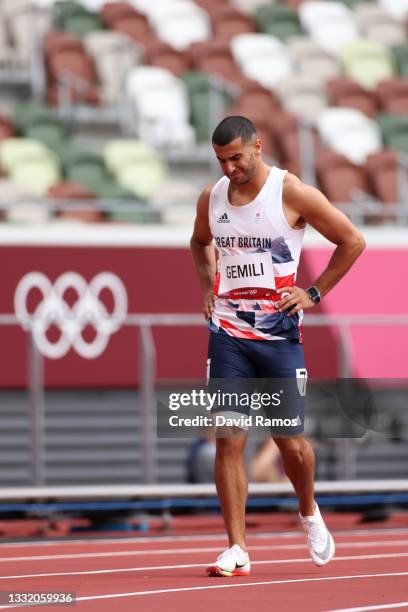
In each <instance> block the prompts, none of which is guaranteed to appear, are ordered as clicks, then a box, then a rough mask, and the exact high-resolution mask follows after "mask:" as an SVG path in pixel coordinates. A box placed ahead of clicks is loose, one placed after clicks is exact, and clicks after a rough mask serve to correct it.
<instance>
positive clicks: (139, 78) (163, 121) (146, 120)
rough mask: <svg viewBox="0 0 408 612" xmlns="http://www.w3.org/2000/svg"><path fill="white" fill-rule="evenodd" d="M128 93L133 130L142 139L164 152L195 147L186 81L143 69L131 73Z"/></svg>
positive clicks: (145, 67) (168, 73) (138, 68)
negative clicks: (162, 148)
mask: <svg viewBox="0 0 408 612" xmlns="http://www.w3.org/2000/svg"><path fill="white" fill-rule="evenodd" d="M126 89H127V95H128V98H129V106H130V114H131V117H130V120H131V122H132V127H133V128H134V130H136V131H137V132H138V134H139V135H140V137H141V138H143V139H145V140H146V141H147V142H149V143H150V144H152V145H153V146H157V147H164V148H165V147H171V148H176V147H177V148H180V147H183V148H185V147H189V146H192V145H193V144H194V130H193V128H192V126H191V125H190V124H189V122H188V121H189V115H190V109H189V102H188V94H187V90H186V87H185V85H184V83H183V81H181V80H180V79H178V78H177V77H175V76H174V75H173V74H172V73H171V72H170V71H168V70H166V69H165V68H159V67H155V66H140V67H137V68H134V69H133V70H131V72H130V73H129V75H128V77H127V83H126Z"/></svg>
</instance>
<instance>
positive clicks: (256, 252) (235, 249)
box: [209, 167, 304, 342]
mask: <svg viewBox="0 0 408 612" xmlns="http://www.w3.org/2000/svg"><path fill="white" fill-rule="evenodd" d="M285 174H286V170H280V169H279V168H275V167H273V168H271V171H270V173H269V175H268V178H267V180H266V182H265V184H264V186H263V187H262V189H261V190H260V191H259V193H258V195H257V196H256V198H255V199H254V200H252V202H249V204H245V205H243V206H233V205H231V204H230V203H229V201H228V187H229V179H228V178H227V177H225V176H224V177H222V178H221V179H220V180H219V181H218V182H217V183H216V184H215V186H214V187H213V189H212V191H211V194H210V206H209V223H210V229H211V233H212V235H213V236H214V240H215V247H216V250H217V254H218V258H217V274H216V279H215V285H214V293H215V296H216V299H215V308H214V313H213V316H212V321H211V322H210V329H212V330H213V331H220V330H223V331H224V332H226V333H227V334H229V335H230V336H235V337H237V338H247V339H252V340H281V339H284V338H293V339H296V340H298V341H299V342H302V327H301V323H302V319H303V312H300V313H299V314H298V315H293V316H291V317H288V316H287V313H285V312H283V313H280V312H278V311H277V310H276V308H275V305H274V302H276V301H278V300H279V299H281V295H280V294H278V293H276V289H279V288H282V287H285V286H293V285H295V281H296V274H297V268H298V263H299V257H300V252H301V248H302V240H303V235H304V229H293V228H291V227H290V225H289V224H288V222H287V220H286V218H285V215H284V212H283V206H282V190H283V180H284V177H285Z"/></svg>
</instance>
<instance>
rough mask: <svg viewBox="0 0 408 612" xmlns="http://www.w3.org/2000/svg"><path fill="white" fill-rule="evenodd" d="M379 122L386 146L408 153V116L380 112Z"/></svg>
mask: <svg viewBox="0 0 408 612" xmlns="http://www.w3.org/2000/svg"><path fill="white" fill-rule="evenodd" d="M377 122H378V124H379V126H380V128H381V132H382V136H383V140H384V144H385V146H386V147H389V148H391V149H395V150H396V151H398V152H400V153H403V154H404V155H408V117H407V116H403V115H393V114H388V113H379V114H378V115H377Z"/></svg>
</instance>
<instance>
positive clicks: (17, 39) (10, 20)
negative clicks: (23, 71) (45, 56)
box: [2, 0, 51, 67]
mask: <svg viewBox="0 0 408 612" xmlns="http://www.w3.org/2000/svg"><path fill="white" fill-rule="evenodd" d="M2 11H3V14H4V16H5V19H6V23H7V30H8V38H9V40H10V41H11V42H12V46H13V49H14V54H15V56H16V60H17V61H18V62H19V63H20V65H23V66H27V67H28V66H29V64H30V61H31V58H32V55H33V52H34V49H35V44H36V41H37V40H38V39H39V38H40V37H41V36H43V34H44V32H45V31H47V30H49V29H50V26H51V15H50V12H49V11H43V10H40V9H38V8H36V7H35V6H33V5H32V4H31V2H29V1H27V0H13V1H10V0H9V1H7V0H6V1H4V0H3V2H2Z"/></svg>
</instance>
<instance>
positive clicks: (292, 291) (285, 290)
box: [275, 287, 316, 317]
mask: <svg viewBox="0 0 408 612" xmlns="http://www.w3.org/2000/svg"><path fill="white" fill-rule="evenodd" d="M277 293H280V294H286V295H283V297H282V299H280V300H279V302H275V307H276V308H277V309H278V310H279V312H284V311H285V310H287V311H289V312H288V317H290V316H292V315H294V314H296V313H297V312H299V311H300V310H304V309H305V308H312V307H313V306H316V304H315V302H314V301H313V300H312V299H311V298H310V297H309V294H308V293H307V291H305V290H304V289H301V288H300V287H282V289H278V290H277Z"/></svg>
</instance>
